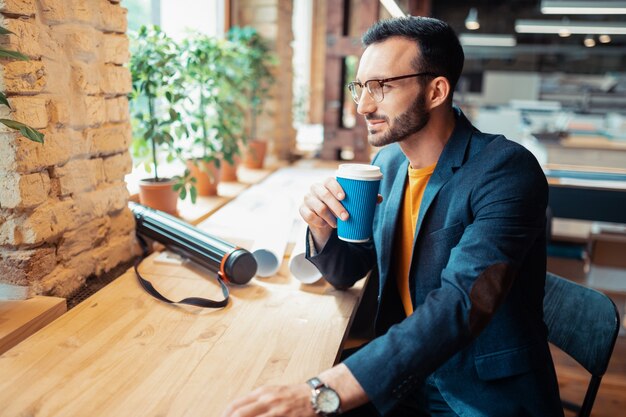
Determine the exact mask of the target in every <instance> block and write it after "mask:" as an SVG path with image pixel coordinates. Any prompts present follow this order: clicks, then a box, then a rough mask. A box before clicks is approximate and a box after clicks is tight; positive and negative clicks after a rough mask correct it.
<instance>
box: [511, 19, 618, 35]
mask: <svg viewBox="0 0 626 417" xmlns="http://www.w3.org/2000/svg"><path fill="white" fill-rule="evenodd" d="M563 30H567V31H569V33H570V34H579V35H587V34H589V35H626V24H624V23H613V22H582V21H571V22H567V23H564V22H562V21H559V20H525V19H520V20H516V21H515V31H516V32H517V33H554V34H558V33H560V32H562V31H563Z"/></svg>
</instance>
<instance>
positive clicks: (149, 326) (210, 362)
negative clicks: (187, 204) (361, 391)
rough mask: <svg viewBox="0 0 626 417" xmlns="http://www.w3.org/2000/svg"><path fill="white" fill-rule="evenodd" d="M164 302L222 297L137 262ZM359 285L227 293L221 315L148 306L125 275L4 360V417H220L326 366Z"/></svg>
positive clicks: (273, 282)
mask: <svg viewBox="0 0 626 417" xmlns="http://www.w3.org/2000/svg"><path fill="white" fill-rule="evenodd" d="M141 270H142V272H143V274H144V275H145V276H146V277H147V278H148V279H150V280H151V281H152V282H153V284H154V285H155V286H156V287H157V288H159V289H160V290H162V291H163V292H164V293H165V294H167V295H168V296H170V297H172V298H174V299H176V298H182V297H185V296H190V295H195V296H206V297H215V298H219V295H220V292H219V287H218V285H217V284H216V282H215V281H214V280H213V279H209V278H207V275H208V274H206V273H204V271H200V270H198V269H194V268H193V267H189V266H164V265H161V264H158V265H155V264H154V263H153V262H152V259H148V260H146V261H145V262H144V264H143V265H142V268H141ZM361 289H362V288H361V285H359V286H358V287H355V288H353V289H351V290H349V291H345V292H342V291H336V290H334V289H332V287H330V286H329V285H328V284H326V283H320V284H317V285H306V286H305V285H302V286H301V285H300V284H298V283H296V282H294V279H293V278H292V277H291V276H288V275H283V273H281V274H279V275H278V276H276V277H274V278H270V279H266V280H260V279H259V280H257V279H253V280H252V281H251V282H250V283H249V284H248V285H246V286H242V287H232V288H231V290H232V298H231V302H230V303H229V305H228V306H227V307H226V308H225V309H222V310H205V309H199V308H192V307H189V308H184V307H183V308H181V307H176V306H171V305H168V304H165V303H162V302H160V301H157V300H155V299H153V298H151V297H150V296H149V295H148V294H146V293H145V292H144V291H143V290H142V289H141V288H140V287H139V284H138V282H137V279H136V278H135V276H134V272H132V271H128V272H127V273H126V274H124V275H123V276H122V277H120V278H118V279H117V280H116V281H114V282H113V283H112V284H110V285H109V286H107V287H105V288H104V289H103V290H101V291H100V292H98V293H97V294H95V295H94V296H92V297H91V298H89V299H87V300H85V301H84V302H83V303H81V304H80V305H79V306H77V307H75V308H74V309H72V310H70V311H69V312H68V313H67V314H65V315H64V316H62V317H61V318H60V319H58V320H56V321H55V322H54V323H52V324H51V325H49V326H48V327H47V328H45V329H43V330H42V331H40V332H38V333H36V334H35V335H34V336H31V338H30V339H28V340H26V341H24V342H23V343H21V344H19V345H18V346H16V347H14V348H13V349H11V350H9V351H8V352H6V353H5V354H4V355H2V356H0V369H1V370H2V371H1V374H2V378H0V404H2V407H1V411H0V415H3V416H5V415H6V416H63V417H66V416H134V417H138V416H209V417H214V416H218V415H219V414H220V413H221V412H222V410H223V409H224V407H225V406H226V404H227V403H228V402H229V401H231V400H233V399H235V398H237V397H239V396H241V395H243V394H245V393H247V392H249V391H250V390H252V389H253V388H255V387H258V386H260V385H263V384H283V383H295V382H302V381H305V380H306V379H307V378H308V377H311V376H314V375H316V373H318V372H319V371H321V370H323V369H325V368H328V367H330V366H332V365H333V364H334V362H335V359H336V357H337V355H338V351H339V349H340V346H341V344H342V341H343V339H344V337H345V335H346V332H347V329H348V327H349V324H350V320H351V317H352V314H353V311H354V310H355V307H356V306H357V304H358V302H359V298H360V295H361Z"/></svg>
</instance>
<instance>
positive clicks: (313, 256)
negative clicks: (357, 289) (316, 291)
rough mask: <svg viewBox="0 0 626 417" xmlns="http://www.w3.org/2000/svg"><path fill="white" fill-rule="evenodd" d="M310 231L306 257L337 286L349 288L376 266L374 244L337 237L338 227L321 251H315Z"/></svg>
mask: <svg viewBox="0 0 626 417" xmlns="http://www.w3.org/2000/svg"><path fill="white" fill-rule="evenodd" d="M312 240H313V239H312V238H311V236H310V231H309V230H308V229H307V236H306V258H307V259H308V260H309V261H311V262H312V263H313V265H315V267H316V268H317V269H318V270H319V271H320V272H321V273H322V274H323V275H324V277H325V278H326V280H327V281H328V282H329V283H330V284H331V285H332V286H333V287H335V288H338V289H347V288H350V287H352V286H353V285H354V284H355V283H356V282H357V281H358V280H360V279H361V278H363V277H365V275H367V273H368V272H369V271H370V270H371V269H372V268H373V267H374V264H375V262H376V253H375V251H374V244H373V243H372V242H371V241H370V242H367V243H349V242H345V241H343V240H340V239H339V238H338V237H337V229H335V230H333V233H332V235H331V237H330V239H329V240H328V242H326V246H324V248H323V249H322V251H321V252H319V253H315V246H314V245H313V242H312Z"/></svg>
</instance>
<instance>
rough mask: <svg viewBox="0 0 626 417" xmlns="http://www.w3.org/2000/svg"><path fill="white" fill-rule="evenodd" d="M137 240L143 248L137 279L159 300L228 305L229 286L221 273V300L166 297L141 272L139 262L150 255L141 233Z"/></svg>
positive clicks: (206, 306) (137, 268)
mask: <svg viewBox="0 0 626 417" xmlns="http://www.w3.org/2000/svg"><path fill="white" fill-rule="evenodd" d="M137 240H139V244H140V245H141V249H142V252H143V253H142V255H141V257H139V258H137V260H136V261H135V274H137V279H138V280H139V284H141V286H142V287H143V289H144V290H146V292H147V293H148V294H150V295H151V296H153V297H154V298H156V299H157V300H161V301H164V302H166V303H170V304H187V305H192V306H196V307H203V308H222V307H226V305H227V304H228V296H229V293H228V287H227V286H226V284H225V283H224V281H223V280H222V278H221V277H220V275H219V274H217V282H219V284H220V287H222V294H224V299H223V300H221V301H215V300H209V299H208V298H200V297H188V298H184V299H182V300H180V301H172V300H170V299H168V298H166V297H165V296H163V295H162V294H161V293H160V292H158V291H157V290H156V288H154V286H153V285H152V283H151V282H150V281H148V280H147V279H145V278H143V277H142V276H141V275H140V274H139V264H141V262H142V261H143V260H144V259H145V258H146V256H148V245H147V244H146V241H145V240H144V239H143V238H142V237H141V236H139V235H137Z"/></svg>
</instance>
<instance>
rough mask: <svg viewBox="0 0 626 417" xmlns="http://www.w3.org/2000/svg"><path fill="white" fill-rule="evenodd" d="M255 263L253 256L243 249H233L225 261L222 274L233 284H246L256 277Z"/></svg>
mask: <svg viewBox="0 0 626 417" xmlns="http://www.w3.org/2000/svg"><path fill="white" fill-rule="evenodd" d="M256 270H257V263H256V259H254V256H253V255H252V254H251V253H250V252H248V251H247V250H245V249H235V250H234V251H232V252H231V253H230V254H229V255H228V258H227V259H226V264H225V265H224V273H225V274H226V279H227V280H228V281H229V282H232V283H233V284H239V285H243V284H247V283H248V282H249V281H250V280H251V279H252V277H254V276H255V275H256Z"/></svg>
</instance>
